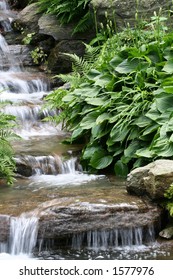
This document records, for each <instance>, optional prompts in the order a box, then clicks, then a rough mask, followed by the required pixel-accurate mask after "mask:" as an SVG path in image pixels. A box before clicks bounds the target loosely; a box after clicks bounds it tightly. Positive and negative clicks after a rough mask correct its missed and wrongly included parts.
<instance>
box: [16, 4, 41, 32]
mask: <svg viewBox="0 0 173 280" xmlns="http://www.w3.org/2000/svg"><path fill="white" fill-rule="evenodd" d="M40 16H41V13H40V12H39V10H38V4H37V3H33V4H30V5H28V6H26V8H24V9H23V10H22V11H21V12H20V13H19V14H18V19H17V20H15V21H14V22H13V27H14V28H15V29H16V30H19V31H22V28H28V29H29V30H31V32H35V31H36V30H37V29H38V20H39V18H40Z"/></svg>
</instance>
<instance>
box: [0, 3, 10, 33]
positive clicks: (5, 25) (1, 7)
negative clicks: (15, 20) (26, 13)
mask: <svg viewBox="0 0 173 280" xmlns="http://www.w3.org/2000/svg"><path fill="white" fill-rule="evenodd" d="M9 10H10V8H9V5H8V2H7V1H6V0H1V1H0V11H3V14H2V15H1V17H0V25H1V26H2V29H3V31H6V32H7V31H10V30H11V17H13V15H12V14H11V13H10V12H9Z"/></svg>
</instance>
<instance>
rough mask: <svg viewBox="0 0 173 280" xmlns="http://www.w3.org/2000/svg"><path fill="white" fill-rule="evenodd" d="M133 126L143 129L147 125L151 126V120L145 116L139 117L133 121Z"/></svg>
mask: <svg viewBox="0 0 173 280" xmlns="http://www.w3.org/2000/svg"><path fill="white" fill-rule="evenodd" d="M134 124H135V125H137V126H138V127H140V128H141V127H145V126H147V125H149V124H151V119H149V118H147V117H146V116H140V117H139V118H137V119H136V120H135V121H134Z"/></svg>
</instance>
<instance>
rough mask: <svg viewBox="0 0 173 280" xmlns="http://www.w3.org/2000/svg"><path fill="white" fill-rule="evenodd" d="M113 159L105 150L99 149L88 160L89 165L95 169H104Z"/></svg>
mask: <svg viewBox="0 0 173 280" xmlns="http://www.w3.org/2000/svg"><path fill="white" fill-rule="evenodd" d="M112 161H113V157H112V156H110V155H107V154H106V151H104V150H100V151H98V152H95V153H94V154H93V156H92V158H91V160H90V165H91V166H92V167H94V168H95V169H104V168H106V167H108V166H109V165H110V164H111V163H112Z"/></svg>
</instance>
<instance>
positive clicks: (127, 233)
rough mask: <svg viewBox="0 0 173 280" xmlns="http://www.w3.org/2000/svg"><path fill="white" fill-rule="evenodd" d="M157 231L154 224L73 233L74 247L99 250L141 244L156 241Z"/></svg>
mask: <svg viewBox="0 0 173 280" xmlns="http://www.w3.org/2000/svg"><path fill="white" fill-rule="evenodd" d="M154 240H155V232H154V228H153V225H149V226H148V227H147V229H145V228H143V227H130V228H122V229H121V228H117V229H110V230H91V231H88V232H84V233H76V234H73V237H72V248H73V249H78V250H80V249H81V248H82V247H83V246H86V247H87V248H89V249H94V250H99V249H100V248H101V249H108V248H109V247H112V248H118V247H121V248H124V247H133V246H141V245H143V244H144V243H146V244H148V243H150V242H154Z"/></svg>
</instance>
